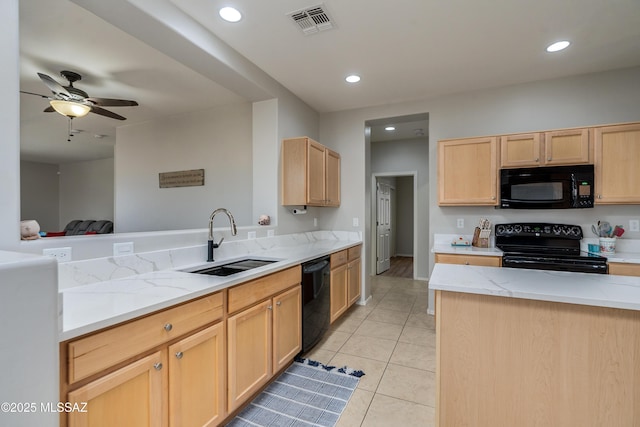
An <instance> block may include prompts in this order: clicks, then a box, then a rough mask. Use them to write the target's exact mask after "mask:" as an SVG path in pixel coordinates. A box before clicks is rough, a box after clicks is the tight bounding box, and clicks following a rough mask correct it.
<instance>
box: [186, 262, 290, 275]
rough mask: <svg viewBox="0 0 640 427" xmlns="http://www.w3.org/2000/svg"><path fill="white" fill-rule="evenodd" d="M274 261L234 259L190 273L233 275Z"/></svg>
mask: <svg viewBox="0 0 640 427" xmlns="http://www.w3.org/2000/svg"><path fill="white" fill-rule="evenodd" d="M273 262H277V261H276V260H264V259H253V258H249V259H243V260H240V261H232V262H230V263H227V264H221V265H216V266H213V267H207V268H201V269H199V270H193V271H190V273H197V274H209V275H212V276H231V275H232V274H236V273H242V272H243V271H247V270H252V269H254V268H258V267H264V266H265V265H269V264H271V263H273Z"/></svg>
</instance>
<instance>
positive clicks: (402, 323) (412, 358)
mask: <svg viewBox="0 0 640 427" xmlns="http://www.w3.org/2000/svg"><path fill="white" fill-rule="evenodd" d="M372 279H373V284H372V298H371V300H369V302H368V304H367V305H366V306H359V305H354V306H353V307H351V308H350V309H349V311H347V313H345V314H344V315H343V316H342V317H341V318H340V319H338V321H336V322H335V323H334V324H333V325H332V326H331V329H330V330H329V332H328V333H327V335H326V336H325V337H324V338H323V340H322V341H321V342H320V343H318V345H316V346H315V347H314V348H313V349H312V350H311V351H310V352H309V353H308V354H306V355H305V357H308V358H310V359H313V360H317V361H319V362H322V363H324V364H330V365H336V366H345V365H346V366H348V367H350V368H354V369H362V370H363V371H364V372H365V376H363V377H362V378H361V379H360V383H359V384H358V388H357V389H356V391H355V392H354V394H353V396H352V397H351V400H350V401H349V404H348V405H347V408H346V409H345V411H344V412H343V414H342V416H341V418H340V421H339V422H338V426H340V427H355V426H363V427H377V426H381V427H382V426H384V427H387V426H391V425H400V426H406V427H412V426H420V427H429V426H434V425H435V421H434V418H435V408H434V407H435V375H436V374H435V371H436V362H435V354H436V344H435V342H436V340H435V336H436V334H435V321H434V318H433V316H430V315H428V314H427V282H423V281H416V280H411V279H403V278H394V277H382V276H377V277H374V278H372Z"/></svg>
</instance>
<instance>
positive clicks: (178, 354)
mask: <svg viewBox="0 0 640 427" xmlns="http://www.w3.org/2000/svg"><path fill="white" fill-rule="evenodd" d="M223 351H224V327H223V323H222V322H220V323H218V324H216V325H213V326H210V327H208V328H207V329H204V330H202V331H200V332H198V333H196V334H193V335H191V336H189V337H187V338H185V339H183V340H181V341H178V342H177V343H175V344H173V345H172V346H170V347H169V356H168V357H169V417H170V418H169V425H170V426H172V427H203V426H207V427H209V426H211V427H213V426H216V425H218V423H219V422H220V421H221V420H222V419H223V418H224V417H225V407H224V392H225V389H226V388H225V377H226V375H225V370H224V354H223Z"/></svg>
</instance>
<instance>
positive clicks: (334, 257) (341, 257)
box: [331, 249, 348, 268]
mask: <svg viewBox="0 0 640 427" xmlns="http://www.w3.org/2000/svg"><path fill="white" fill-rule="evenodd" d="M347 259H348V251H347V250H346V249H345V250H343V251H340V252H334V253H332V254H331V268H336V267H339V266H341V265H342V264H346V263H347Z"/></svg>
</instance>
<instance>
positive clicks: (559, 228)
mask: <svg viewBox="0 0 640 427" xmlns="http://www.w3.org/2000/svg"><path fill="white" fill-rule="evenodd" d="M560 233H562V226H561V225H554V226H553V234H555V235H556V236H557V235H559V234H560Z"/></svg>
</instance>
